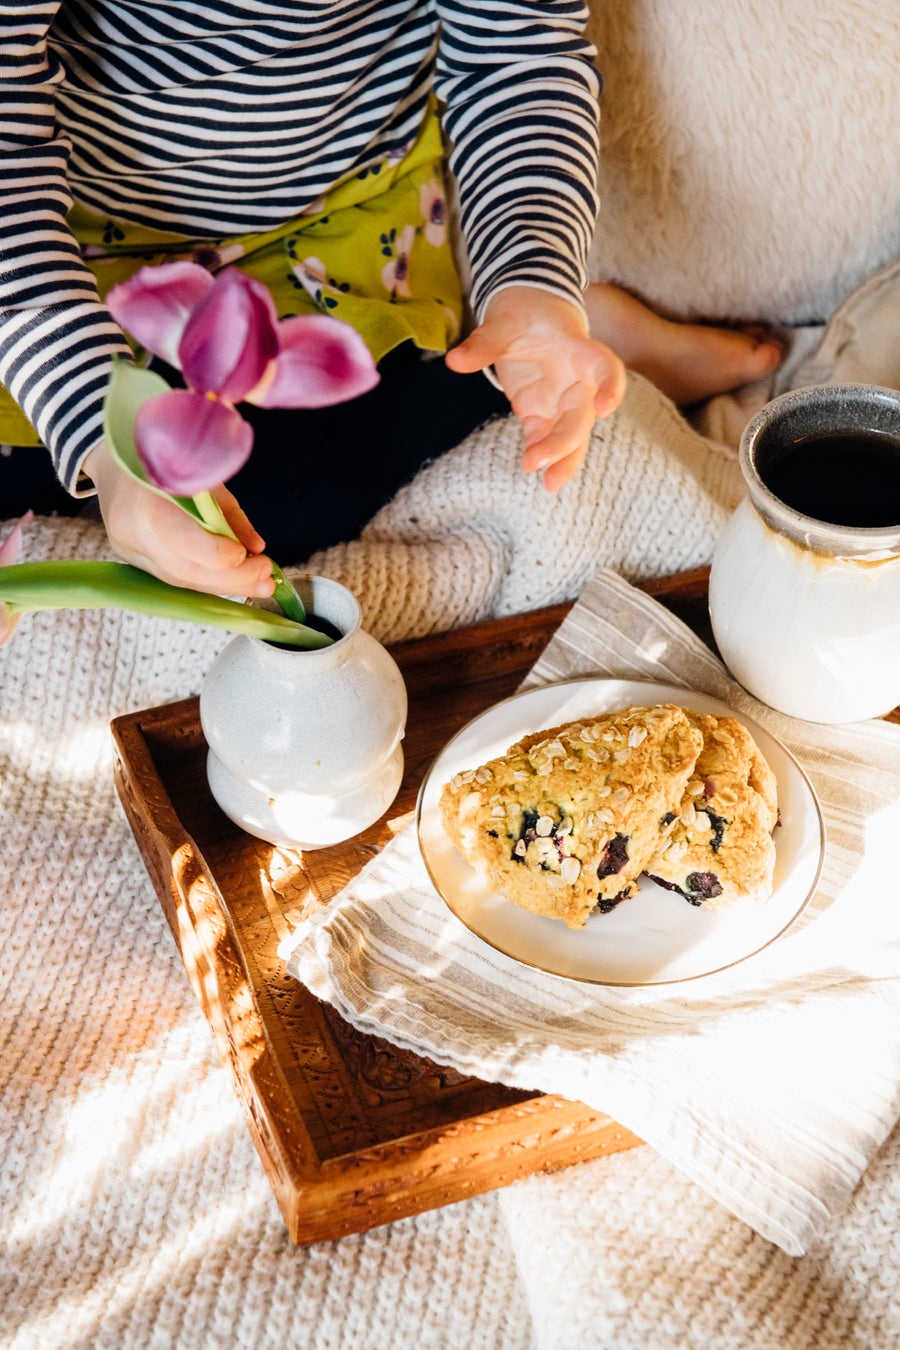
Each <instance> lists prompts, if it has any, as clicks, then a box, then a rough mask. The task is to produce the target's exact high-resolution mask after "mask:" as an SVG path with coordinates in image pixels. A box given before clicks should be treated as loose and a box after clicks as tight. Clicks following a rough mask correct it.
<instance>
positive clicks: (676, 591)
mask: <svg viewBox="0 0 900 1350" xmlns="http://www.w3.org/2000/svg"><path fill="white" fill-rule="evenodd" d="M707 578H708V573H707V572H706V571H705V570H701V571H697V572H691V573H684V574H682V575H680V576H678V577H672V578H665V579H662V580H660V581H656V582H653V583H649V584H647V585H646V586H645V589H646V590H648V591H649V592H650V593H651V594H654V595H656V596H657V598H659V599H660V600H661V601H662V602H663V603H664V604H666V605H668V606H669V608H671V609H672V610H674V612H676V613H677V614H678V615H679V616H680V617H681V618H683V619H684V620H685V621H686V622H687V623H689V624H690V625H691V627H693V628H694V629H695V631H697V632H699V633H700V635H701V636H702V637H704V638H705V640H707V641H711V634H710V631H709V624H708V616H707V609H706V585H707ZM569 608H570V606H568V605H559V606H554V607H552V608H550V609H544V610H539V611H535V612H533V613H529V614H524V615H521V616H516V617H514V618H509V619H500V620H493V621H489V622H486V623H482V624H477V625H474V626H472V627H470V628H466V629H462V630H457V631H455V632H451V633H445V634H440V635H437V636H434V637H428V638H424V639H420V640H417V641H414V642H407V643H401V644H398V645H397V646H395V647H393V648H392V649H391V650H392V654H393V656H394V657H395V659H396V660H397V662H398V664H399V666H400V669H401V671H402V672H403V676H404V679H405V681H406V684H407V689H408V692H409V699H410V712H409V721H408V724H407V732H406V738H405V741H404V747H405V756H406V771H405V775H404V780H403V784H402V787H401V789H400V793H399V796H398V797H397V800H396V802H395V803H394V805H393V806H392V808H391V810H390V811H389V812H388V813H387V815H386V816H384V817H383V818H382V819H381V820H380V821H378V822H376V824H375V825H373V826H372V827H371V828H370V829H368V830H367V831H365V833H364V834H361V835H359V836H358V837H357V838H355V839H352V840H350V841H348V842H347V843H345V844H341V845H338V846H336V847H334V848H330V849H323V850H320V851H317V852H310V853H307V854H305V855H301V854H299V853H295V852H292V851H288V850H281V849H276V848H273V847H272V846H270V845H268V844H264V843H262V842H261V841H259V840H256V839H254V838H252V837H251V836H250V835H247V834H244V833H243V832H242V831H241V830H239V829H238V828H237V827H236V826H234V825H232V824H231V822H230V821H229V820H227V819H226V817H225V816H224V815H223V814H222V813H221V812H220V811H219V808H218V807H217V806H216V804H215V802H214V801H213V799H212V797H211V795H210V793H209V789H208V787H207V783H206V770H205V759H206V745H205V742H204V740H203V734H202V731H201V729H200V722H199V712H198V700H197V699H188V700H184V701H182V702H180V703H174V704H169V705H166V706H164V707H158V708H151V709H148V710H146V711H143V712H137V713H132V714H129V715H127V716H125V717H119V718H116V719H115V721H114V722H113V723H112V732H113V737H114V742H115V747H116V768H115V773H116V785H117V788H118V791H119V795H120V797H121V800H122V803H123V806H124V808H125V811H126V814H127V816H128V819H129V822H130V824H131V827H132V829H133V831H134V835H135V838H136V840H137V843H138V846H139V848H140V851H141V854H142V856H143V858H144V860H145V863H146V865H147V868H148V871H149V873H150V876H151V878H152V880H153V883H154V885H155V888H156V891H157V893H158V895H159V899H160V902H161V904H162V907H163V910H164V912H165V915H166V918H167V920H168V922H169V926H170V928H171V930H172V934H173V936H174V938H175V942H176V944H177V947H178V950H179V952H180V955H181V959H182V961H183V962H184V966H185V969H186V971H187V974H188V977H189V979H190V981H191V984H192V986H193V989H194V993H195V995H196V997H197V999H198V1001H199V1004H200V1006H201V1008H202V1010H203V1012H204V1014H205V1016H206V1018H207V1020H208V1021H209V1024H210V1026H211V1028H212V1031H213V1034H214V1036H215V1039H216V1043H217V1046H218V1049H219V1053H220V1054H221V1056H222V1059H223V1061H224V1063H225V1064H226V1065H227V1067H228V1068H229V1070H230V1072H231V1076H232V1080H233V1082H234V1086H235V1089H236V1091H237V1094H238V1097H239V1099H240V1101H241V1103H242V1105H243V1108H244V1113H245V1117H246V1120H247V1124H248V1127H249V1130H250V1133H251V1135H252V1137H253V1139H254V1142H255V1144H256V1147H257V1149H258V1151H259V1155H260V1158H261V1160H262V1163H263V1166H264V1168H265V1170H266V1174H267V1176H268V1178H269V1181H270V1184H271V1186H272V1190H273V1192H274V1195H275V1198H276V1200H277V1202H278V1204H279V1206H280V1209H281V1212H282V1215H283V1217H284V1221H285V1224H286V1226H287V1229H288V1232H289V1234H290V1236H291V1238H292V1240H293V1241H294V1242H297V1243H309V1242H315V1241H320V1240H324V1239H331V1238H337V1237H341V1236H343V1235H345V1234H348V1233H355V1232H360V1231H363V1230H365V1229H368V1228H371V1227H374V1226H376V1225H379V1224H384V1223H390V1222H392V1221H394V1220H395V1219H399V1218H402V1217H405V1216H407V1215H410V1214H415V1213H419V1212H421V1211H422V1210H425V1209H431V1208H434V1207H436V1206H439V1205H444V1204H448V1203H450V1202H452V1201H456V1200H460V1199H462V1198H464V1197H466V1196H470V1195H476V1194H478V1193H480V1192H483V1191H486V1190H491V1189H494V1188H496V1187H499V1186H505V1185H507V1184H508V1183H510V1182H512V1181H514V1180H516V1179H517V1178H519V1177H522V1176H526V1175H528V1174H530V1173H531V1172H534V1171H536V1170H539V1169H551V1168H557V1167H563V1166H566V1165H568V1164H570V1163H573V1162H576V1161H579V1160H581V1159H586V1158H594V1157H598V1156H600V1155H603V1154H607V1153H611V1152H615V1151H616V1150H619V1149H623V1148H630V1147H632V1146H634V1145H635V1144H637V1143H639V1142H640V1141H639V1140H638V1139H636V1137H635V1136H634V1135H632V1134H630V1133H629V1132H628V1131H627V1130H625V1129H623V1128H622V1127H621V1126H619V1125H618V1124H617V1123H616V1122H615V1121H614V1120H612V1119H610V1117H608V1116H605V1115H603V1114H601V1113H598V1112H597V1111H593V1110H590V1109H588V1108H587V1107H586V1106H584V1105H582V1104H579V1103H573V1102H568V1101H565V1100H563V1099H561V1098H559V1097H553V1096H547V1095H544V1094H540V1093H537V1092H535V1093H528V1092H523V1091H518V1090H513V1089H510V1088H506V1087H503V1086H502V1085H499V1084H495V1083H484V1082H481V1081H480V1080H478V1079H474V1078H470V1077H464V1076H463V1075H461V1074H458V1073H456V1072H455V1071H454V1070H453V1069H449V1068H446V1067H442V1066H439V1065H437V1064H434V1063H432V1062H430V1061H429V1060H426V1059H422V1058H420V1057H418V1056H416V1055H413V1054H410V1053H407V1052H404V1051H401V1050H398V1049H397V1048H395V1047H394V1046H392V1045H390V1044H389V1043H388V1042H386V1041H383V1040H380V1039H377V1038H375V1037H371V1036H363V1035H360V1034H359V1033H358V1032H356V1031H355V1030H354V1029H353V1028H352V1027H350V1026H349V1025H348V1024H347V1023H346V1022H344V1021H343V1020H342V1019H341V1018H340V1017H339V1016H338V1015H337V1013H335V1011H334V1010H333V1009H332V1008H330V1007H328V1006H327V1005H325V1004H322V1003H320V1002H319V1001H318V1000H317V999H315V998H314V997H313V996H312V995H311V994H310V993H309V992H308V991H307V990H306V989H305V988H304V987H303V986H302V985H301V984H299V983H298V982H297V981H295V980H293V979H291V978H290V977H289V976H288V975H286V974H285V971H284V967H283V962H282V960H281V958H280V957H279V955H278V946H279V944H280V942H281V941H282V939H284V938H285V937H287V936H289V934H290V933H291V932H292V931H293V929H294V928H295V927H296V925H297V923H298V922H299V921H300V920H301V919H302V918H303V917H304V916H305V915H307V914H308V913H309V912H310V911H311V909H313V908H315V907H317V906H319V905H322V904H326V903H327V902H328V900H329V899H331V898H332V897H333V896H334V895H336V894H337V893H338V891H340V890H341V889H342V888H343V887H344V886H345V885H346V884H347V882H348V881H350V880H351V878H352V877H353V876H354V875H355V874H356V873H357V872H358V871H359V869H360V868H361V867H362V866H363V865H364V864H365V863H366V862H367V861H368V860H369V859H370V858H371V857H373V856H374V855H375V854H376V853H377V852H378V851H379V850H380V849H381V848H382V847H384V845H385V844H386V843H387V842H389V840H390V839H391V838H392V837H393V836H394V834H395V833H396V832H397V831H398V830H399V829H402V828H403V826H404V825H405V824H406V823H407V822H408V821H409V820H410V819H411V817H412V813H413V810H414V806H415V800H416V794H417V791H418V787H419V784H420V782H421V780H422V777H423V775H424V772H425V770H426V768H427V766H428V765H429V764H430V762H431V761H432V759H433V758H434V756H435V755H436V754H437V752H438V751H439V750H440V749H441V748H442V746H443V745H444V744H445V743H446V741H447V740H448V739H449V738H450V737H451V736H452V735H453V734H454V733H455V732H456V731H458V730H459V728H460V727H462V726H463V725H465V723H466V722H468V721H469V720H470V719H471V718H472V717H474V716H475V715H476V714H477V713H479V712H481V711H482V710H483V709H484V708H486V707H489V706H490V705H491V704H492V703H495V702H497V701H498V700H499V699H502V698H505V697H507V696H508V695H509V694H511V693H512V692H513V691H514V690H515V688H516V687H517V685H518V684H519V682H520V680H521V679H522V677H523V676H524V675H525V673H526V672H527V671H528V670H529V668H530V667H531V666H532V665H533V663H534V661H535V660H536V659H537V657H538V656H539V655H540V653H541V652H542V651H543V649H544V647H545V646H546V644H547V642H548V641H549V639H550V637H551V636H552V634H553V633H554V632H555V630H556V628H557V627H558V625H559V624H560V622H561V621H562V619H563V618H564V617H565V615H566V613H567V612H568V609H569ZM894 716H895V718H896V720H900V715H898V714H895V715H894Z"/></svg>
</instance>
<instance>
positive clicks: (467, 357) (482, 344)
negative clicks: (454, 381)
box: [444, 326, 503, 375]
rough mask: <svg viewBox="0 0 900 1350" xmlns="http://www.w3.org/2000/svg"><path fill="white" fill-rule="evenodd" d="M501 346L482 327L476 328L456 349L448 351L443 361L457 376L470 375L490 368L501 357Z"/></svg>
mask: <svg viewBox="0 0 900 1350" xmlns="http://www.w3.org/2000/svg"><path fill="white" fill-rule="evenodd" d="M502 350H503V349H502V346H501V344H500V343H499V342H497V341H495V340H493V339H492V338H491V337H490V336H489V335H488V334H487V333H486V332H485V329H484V327H483V326H482V327H479V328H476V329H475V330H474V331H473V332H472V333H470V334H469V336H468V337H467V338H466V340H465V342H461V343H460V344H459V346H458V347H454V348H453V350H452V351H449V352H448V353H447V355H446V356H445V358H444V360H445V361H446V363H447V365H448V366H449V368H450V369H451V370H455V371H456V372H457V374H459V375H471V374H472V373H473V372H474V371H476V370H484V369H485V367H486V366H492V365H493V364H494V362H495V361H496V360H497V358H498V357H499V356H500V355H502Z"/></svg>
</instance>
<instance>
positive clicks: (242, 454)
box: [134, 389, 253, 497]
mask: <svg viewBox="0 0 900 1350" xmlns="http://www.w3.org/2000/svg"><path fill="white" fill-rule="evenodd" d="M134 443H135V446H136V448H137V452H138V455H139V456H140V459H141V462H142V463H143V465H144V468H145V469H146V470H147V477H148V478H149V480H150V482H151V483H152V484H153V485H154V487H158V488H162V490H163V492H171V493H173V494H174V495H175V496H180V497H193V495H194V493H196V492H207V491H209V489H210V488H214V487H216V486H217V485H218V484H219V483H221V482H223V481H224V480H225V479H226V478H230V477H231V476H232V474H235V473H237V471H238V469H240V468H241V467H242V466H243V465H244V464H246V462H247V460H248V459H249V457H250V451H251V450H252V449H253V428H252V427H251V426H250V425H249V424H248V423H247V422H245V421H244V419H243V417H241V415H240V413H239V412H238V411H237V409H235V408H232V407H230V406H229V405H228V404H227V403H220V402H219V401H218V399H213V398H206V397H204V395H203V394H197V393H194V392H193V390H190V389H170V390H169V392H168V393H166V394H157V396H156V397H155V398H151V399H148V400H147V402H146V403H142V404H141V406H140V408H139V409H138V412H137V416H136V418H135V420H134Z"/></svg>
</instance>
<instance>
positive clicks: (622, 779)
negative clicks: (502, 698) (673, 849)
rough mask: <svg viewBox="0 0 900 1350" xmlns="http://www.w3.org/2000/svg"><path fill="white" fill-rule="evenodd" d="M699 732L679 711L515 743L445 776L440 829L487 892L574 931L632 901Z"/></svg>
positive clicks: (678, 794) (624, 714) (626, 717)
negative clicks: (484, 881)
mask: <svg viewBox="0 0 900 1350" xmlns="http://www.w3.org/2000/svg"><path fill="white" fill-rule="evenodd" d="M702 745H703V736H702V734H701V732H700V730H699V729H698V728H697V727H696V726H695V725H693V724H692V723H691V721H690V720H689V718H688V716H687V715H686V714H685V712H684V711H683V710H682V709H681V708H677V707H675V706H674V705H672V704H659V705H657V706H655V707H652V708H635V707H632V708H624V709H622V710H621V711H619V712H615V713H608V714H605V715H604V716H601V717H594V718H586V719H583V720H582V721H578V722H569V723H566V724H565V725H563V726H558V727H552V728H550V729H549V730H547V731H538V732H536V733H534V734H533V735H530V736H526V737H524V738H523V739H522V740H520V741H518V742H517V743H516V744H515V745H513V746H510V748H509V750H508V751H507V752H506V754H505V755H502V756H500V757H499V758H497V759H493V760H490V761H489V762H488V763H486V764H482V765H480V766H479V767H477V768H473V769H469V770H466V771H465V772H462V773H458V774H455V775H454V777H453V778H452V780H451V781H450V782H449V783H447V784H446V785H445V786H444V788H443V791H442V793H441V798H440V814H441V821H442V823H443V826H444V828H445V830H446V831H447V833H448V834H449V836H450V838H451V839H452V840H453V841H454V843H455V844H456V845H457V847H458V848H459V849H460V850H461V852H462V853H463V855H464V856H465V858H466V859H467V860H468V861H469V862H470V863H471V864H472V865H473V867H475V868H477V869H478V870H479V871H480V872H481V873H482V874H483V875H485V876H486V877H487V879H488V881H489V883H490V885H491V887H492V889H493V890H496V891H498V892H499V893H500V894H501V895H504V896H506V897H507V899H509V900H512V901H514V902H515V904H517V905H520V906H521V907H522V908H523V909H527V910H531V911H532V913H534V914H541V915H545V916H547V917H550V918H555V919H563V920H564V921H565V923H567V924H568V925H569V927H570V928H581V927H582V926H583V925H584V923H585V922H586V920H587V917H588V915H589V914H590V912H591V910H593V909H594V908H596V907H597V906H598V905H599V907H600V909H601V910H602V911H608V910H610V909H612V908H613V907H614V906H615V905H616V904H617V903H618V902H619V901H620V900H623V899H625V898H627V897H628V896H630V895H633V894H634V892H635V890H636V889H637V880H638V877H639V876H640V874H641V872H642V871H644V869H645V867H646V864H647V863H648V861H649V860H650V858H651V857H655V856H657V855H658V854H660V852H661V848H662V845H663V843H664V842H665V840H666V839H667V838H668V836H669V834H670V833H671V831H672V829H673V827H674V824H675V822H676V820H677V819H678V813H679V812H680V811H681V809H682V801H683V798H684V794H685V790H686V787H687V783H688V780H689V779H690V777H691V775H692V773H693V769H694V765H695V763H696V760H697V756H698V754H699V753H700V750H701V748H702Z"/></svg>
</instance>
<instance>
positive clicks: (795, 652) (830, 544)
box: [709, 385, 900, 723]
mask: <svg viewBox="0 0 900 1350" xmlns="http://www.w3.org/2000/svg"><path fill="white" fill-rule="evenodd" d="M873 417H875V418H877V419H879V424H880V425H882V426H886V427H893V428H894V430H895V431H896V433H897V434H898V435H900V395H898V394H896V393H895V392H894V391H892V390H882V389H877V388H874V387H867V386H856V385H848V386H825V387H822V386H819V387H817V388H814V389H802V390H797V391H795V392H793V393H790V394H786V395H782V396H781V398H778V399H774V400H773V401H772V403H770V404H768V405H767V407H766V408H764V409H763V410H762V411H761V412H760V413H759V414H758V415H757V416H756V417H755V418H754V419H753V421H752V422H751V423H750V424H749V426H748V427H747V429H746V431H745V433H744V436H743V439H742V441H741V469H742V471H743V473H744V477H745V479H746V482H747V487H748V496H747V497H746V498H745V499H744V501H743V502H742V503H741V505H740V506H739V507H738V509H737V510H736V511H735V513H734V515H733V516H732V518H731V520H730V521H729V522H728V524H727V525H726V527H725V529H724V531H723V533H722V535H721V538H720V540H719V542H718V544H717V546H716V550H715V553H714V555H713V561H712V570H711V574H710V583H709V610H710V618H711V621H712V627H713V633H714V634H715V638H716V642H717V644H718V647H719V650H720V652H721V654H722V658H723V660H724V661H725V663H726V665H727V666H728V668H729V670H730V671H731V673H732V674H733V675H734V677H735V679H736V680H738V681H739V682H740V683H741V684H742V685H743V686H744V688H745V689H747V690H749V692H750V693H751V694H754V695H755V696H756V697H757V698H759V699H761V700H762V702H764V703H767V704H768V705H769V706H770V707H772V708H777V709H778V710H779V711H780V712H784V713H789V714H790V715H792V716H794V717H799V718H803V719H804V720H806V721H811V722H828V723H842V722H854V721H858V720H860V719H862V718H867V717H880V716H882V715H883V714H884V713H886V712H890V710H891V709H892V708H894V707H895V706H896V705H897V704H898V703H900V521H898V522H897V523H896V525H894V526H890V527H884V528H871V529H870V528H866V529H851V528H848V527H839V526H833V525H831V524H829V523H827V522H822V521H817V520H814V519H813V518H811V517H808V516H804V515H801V514H800V513H799V512H797V511H794V510H793V509H792V508H790V507H789V506H786V505H785V504H784V503H783V502H781V501H780V500H779V499H778V498H777V497H775V496H774V495H773V494H772V493H771V492H770V491H769V490H768V488H767V487H766V485H765V483H764V481H763V479H762V477H761V474H760V459H761V458H763V463H764V453H763V451H762V450H761V447H762V446H763V445H765V437H766V436H767V435H769V434H770V433H771V432H772V429H773V427H776V428H777V427H778V426H779V425H780V423H781V422H782V421H783V422H784V423H785V425H786V426H787V427H789V428H790V431H791V434H793V432H794V431H796V430H797V429H798V428H803V429H805V428H807V427H808V428H809V429H810V431H811V432H815V431H816V430H821V429H823V428H827V427H842V428H844V427H845V428H847V429H848V430H852V429H854V428H861V427H864V426H866V425H870V424H871V419H872V418H873Z"/></svg>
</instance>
